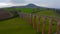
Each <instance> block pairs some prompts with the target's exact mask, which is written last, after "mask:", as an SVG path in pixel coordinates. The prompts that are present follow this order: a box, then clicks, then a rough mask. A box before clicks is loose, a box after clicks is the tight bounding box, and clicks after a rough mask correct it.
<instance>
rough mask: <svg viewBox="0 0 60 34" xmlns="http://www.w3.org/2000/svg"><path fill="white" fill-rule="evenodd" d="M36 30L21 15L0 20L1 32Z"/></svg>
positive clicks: (15, 33) (25, 33)
mask: <svg viewBox="0 0 60 34" xmlns="http://www.w3.org/2000/svg"><path fill="white" fill-rule="evenodd" d="M35 33H36V30H34V29H33V28H32V27H31V26H30V25H28V24H27V23H26V22H25V21H24V20H22V19H20V18H19V17H16V18H13V19H9V20H5V21H0V34H35Z"/></svg>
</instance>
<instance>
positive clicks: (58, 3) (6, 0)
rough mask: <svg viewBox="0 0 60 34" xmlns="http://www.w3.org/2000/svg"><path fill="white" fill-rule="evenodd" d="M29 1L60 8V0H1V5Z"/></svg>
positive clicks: (19, 4) (26, 2)
mask: <svg viewBox="0 0 60 34" xmlns="http://www.w3.org/2000/svg"><path fill="white" fill-rule="evenodd" d="M29 3H33V4H35V5H38V6H42V7H49V8H60V0H0V7H11V6H16V5H18V6H22V5H27V4H29Z"/></svg>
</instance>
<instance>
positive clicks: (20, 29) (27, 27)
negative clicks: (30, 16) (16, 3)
mask: <svg viewBox="0 0 60 34" xmlns="http://www.w3.org/2000/svg"><path fill="white" fill-rule="evenodd" d="M11 10H12V9H11ZM16 10H18V11H20V10H21V11H22V12H26V13H31V12H33V9H31V8H16ZM36 14H39V15H46V16H52V17H55V16H56V17H60V16H59V15H58V14H56V13H55V12H54V11H53V10H46V9H45V10H40V11H39V12H36ZM36 21H38V18H37V19H36ZM3 22H4V23H5V22H6V23H8V24H6V23H5V24H6V25H7V27H6V26H4V23H3ZM3 22H1V23H3V28H4V27H6V28H4V29H2V28H1V31H3V30H5V29H7V28H8V30H7V31H8V33H10V32H11V33H12V34H13V33H14V32H15V33H14V34H17V33H18V34H25V33H28V34H35V33H36V30H33V29H32V27H31V26H30V25H27V24H26V23H25V22H24V21H22V20H20V19H19V18H15V19H12V20H11V21H10V20H8V21H3ZM9 22H10V23H9ZM17 22H18V23H17ZM11 23H12V25H13V26H11ZM15 23H16V24H17V25H15ZM36 23H37V22H36ZM40 23H41V24H40V28H41V29H40V32H42V23H43V20H42V18H41V19H40ZM52 23H53V24H54V25H53V26H52V27H53V28H52V29H53V33H54V32H56V23H57V22H56V21H53V22H52ZM9 24H10V25H9ZM19 24H26V25H25V26H22V27H21V26H20V25H19ZM8 26H10V27H11V28H9V27H8ZM1 27H2V26H1ZM11 29H12V30H11ZM48 29H49V19H47V20H46V34H47V32H48ZM9 30H10V31H9ZM28 30H29V31H28ZM7 31H6V32H7ZM12 31H13V32H12ZM16 31H17V32H16ZM3 32H5V31H3ZM1 33H2V32H1ZM11 33H10V34H11Z"/></svg>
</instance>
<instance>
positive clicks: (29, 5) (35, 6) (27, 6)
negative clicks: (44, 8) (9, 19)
mask: <svg viewBox="0 0 60 34" xmlns="http://www.w3.org/2000/svg"><path fill="white" fill-rule="evenodd" d="M12 8H41V7H40V6H37V5H35V4H28V5H26V6H13V7H12Z"/></svg>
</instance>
